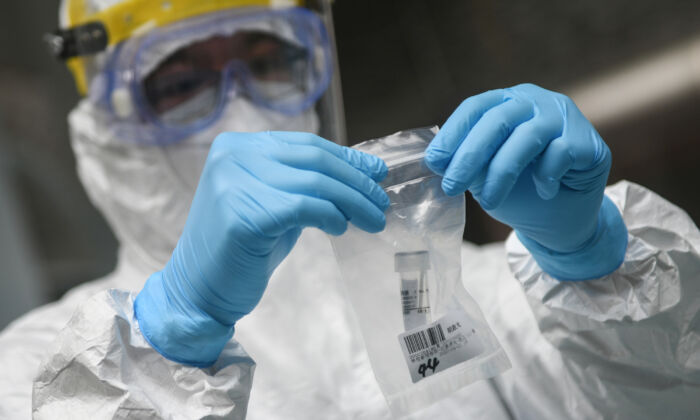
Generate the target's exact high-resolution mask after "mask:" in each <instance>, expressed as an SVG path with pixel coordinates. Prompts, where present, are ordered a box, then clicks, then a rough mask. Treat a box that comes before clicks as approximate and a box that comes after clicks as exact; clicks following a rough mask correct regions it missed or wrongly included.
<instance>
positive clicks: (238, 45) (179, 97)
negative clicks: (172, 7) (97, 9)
mask: <svg viewBox="0 0 700 420" xmlns="http://www.w3.org/2000/svg"><path fill="white" fill-rule="evenodd" d="M331 76H332V52H331V48H330V43H329V39H328V35H327V33H326V30H325V27H324V25H323V23H322V21H321V20H320V18H319V17H318V16H317V15H316V14H314V13H313V12H311V11H309V10H307V9H303V8H286V9H255V10H253V11H251V10H247V11H245V12H242V10H240V9H239V10H231V11H224V12H218V13H212V14H208V15H203V16H198V17H195V18H191V19H187V20H184V21H181V22H178V23H175V24H171V25H168V26H165V27H162V28H156V29H154V30H152V31H150V32H148V33H147V34H146V35H144V36H141V37H137V38H132V39H130V40H128V41H125V42H123V43H121V44H119V45H117V46H116V47H115V51H114V53H113V54H111V55H110V56H109V59H108V62H107V63H106V64H105V66H104V69H103V70H102V72H101V73H100V74H98V75H97V76H96V78H95V81H94V82H93V84H92V86H91V89H90V93H89V95H90V97H91V99H92V100H93V101H96V102H98V103H101V104H103V105H104V106H105V107H106V108H107V109H109V110H110V111H111V112H112V113H113V114H114V115H115V116H116V117H117V118H118V119H119V120H121V122H122V123H129V122H131V123H133V124H138V125H141V126H143V125H144V124H145V125H149V126H151V129H150V130H148V131H150V133H141V136H140V137H142V140H145V141H147V142H151V141H156V142H158V143H162V140H161V139H164V138H165V139H169V141H176V140H177V139H179V138H182V137H183V136H186V135H188V134H190V133H193V132H196V131H200V130H202V129H204V128H206V127H207V126H209V125H210V124H212V123H213V122H215V121H216V120H217V119H218V117H219V116H220V115H221V112H222V111H223V109H224V108H225V106H226V103H227V101H228V100H229V99H231V98H232V97H235V96H238V95H242V96H244V97H245V98H246V99H248V100H250V101H252V102H253V103H255V104H256V105H257V106H260V107H264V108H268V109H272V110H275V111H278V112H280V113H284V114H287V115H296V114H299V113H301V112H303V111H305V110H306V109H308V108H309V107H311V106H312V105H314V104H315V102H316V101H317V100H318V99H319V97H320V96H321V95H322V94H323V93H324V91H325V90H326V88H327V87H328V84H329V82H330V79H331ZM142 131H143V130H142ZM169 141H168V142H169Z"/></svg>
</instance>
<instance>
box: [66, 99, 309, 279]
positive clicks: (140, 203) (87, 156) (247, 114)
mask: <svg viewBox="0 0 700 420" xmlns="http://www.w3.org/2000/svg"><path fill="white" fill-rule="evenodd" d="M112 122H113V117H112V116H111V114H108V113H106V112H105V111H102V110H100V109H98V108H96V107H95V106H94V105H93V104H92V103H90V102H89V101H88V100H83V101H81V102H80V104H79V105H78V106H77V107H76V108H75V109H74V110H73V111H72V112H71V114H70V116H69V124H70V132H71V143H72V146H73V150H74V152H75V155H76V160H77V166H78V175H79V176H80V179H81V181H82V183H83V185H84V186H85V189H86V190H87V192H88V195H89V196H90V198H91V200H92V202H93V204H95V206H97V207H98V208H99V209H100V210H101V211H102V212H103V214H104V215H105V217H106V218H107V220H108V222H109V223H110V225H111V226H112V229H113V230H114V231H115V233H116V235H117V237H118V239H119V241H120V242H121V244H122V246H123V247H126V248H130V249H131V250H133V251H136V253H137V254H139V255H140V256H141V257H142V258H143V260H144V262H145V263H147V264H148V265H150V266H152V267H153V268H154V269H159V268H161V267H162V266H163V265H164V264H165V263H166V262H167V261H168V259H169V258H170V255H171V253H172V250H173V249H174V248H175V245H176V244H177V240H178V238H179V237H180V234H181V232H182V229H183V227H184V225H185V221H186V219H187V214H188V212H189V207H190V203H191V201H192V197H193V196H194V191H195V188H196V185H197V182H198V179H199V175H200V173H201V171H202V168H203V167H204V163H205V161H206V157H207V154H208V152H209V147H210V146H211V143H212V142H213V140H214V138H215V137H216V136H217V135H218V134H220V133H222V132H225V131H235V132H257V131H265V130H280V131H304V132H311V133H317V132H318V130H319V119H318V116H317V114H316V112H315V110H314V109H313V108H310V109H309V110H307V111H305V112H304V113H302V114H300V115H296V116H287V115H284V114H280V113H278V112H274V111H270V110H266V109H261V108H258V107H256V106H255V105H253V104H252V103H250V102H249V101H248V100H246V99H244V98H232V99H231V100H230V101H229V102H228V105H227V107H226V109H225V110H224V112H223V113H222V115H221V117H220V118H219V120H218V121H217V122H216V123H215V124H213V125H212V126H211V127H209V128H207V129H206V130H203V131H201V132H199V133H197V134H195V135H193V136H191V137H189V138H187V139H184V140H182V141H180V142H178V143H176V144H173V145H169V146H164V147H162V146H144V145H139V144H136V143H134V142H133V141H125V140H128V139H120V138H117V137H116V136H115V135H114V130H111V129H110V127H112V124H111V123H112Z"/></svg>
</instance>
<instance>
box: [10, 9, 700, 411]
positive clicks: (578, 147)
mask: <svg viewBox="0 0 700 420" xmlns="http://www.w3.org/2000/svg"><path fill="white" fill-rule="evenodd" d="M328 10H329V4H328V3H327V2H321V3H320V4H318V5H313V4H308V3H306V2H301V1H294V0H168V1H149V0H99V1H98V0H65V1H64V2H63V3H62V5H61V12H60V22H61V30H59V31H57V32H56V33H55V34H53V35H52V36H51V37H50V39H49V41H50V42H51V45H52V46H53V47H54V49H55V52H56V54H57V55H58V56H59V57H61V58H63V59H65V60H66V61H67V64H68V66H69V68H70V69H71V71H72V72H73V74H74V76H75V79H76V83H77V86H78V89H79V90H80V92H81V93H82V94H84V95H85V98H84V99H82V100H81V101H80V103H79V104H78V105H77V107H76V108H75V109H74V110H73V111H72V112H71V114H70V116H69V122H70V130H71V141H72V147H73V149H74V151H75V155H76V158H77V168H78V173H79V175H80V179H81V180H82V182H83V183H84V185H85V188H86V189H87V191H88V194H89V196H90V198H91V200H92V201H93V203H94V204H95V205H96V206H97V207H98V208H99V209H100V210H101V211H102V212H103V213H104V215H105V217H106V218H107V220H108V222H109V223H110V224H111V226H112V227H113V229H114V231H115V233H116V235H117V237H118V239H119V241H120V244H121V247H120V250H119V258H118V265H117V267H116V269H115V271H114V272H113V273H111V274H109V275H108V276H106V277H104V278H102V279H98V280H95V281H93V282H90V283H86V284H83V285H81V286H78V287H76V288H75V289H73V290H71V291H70V292H69V293H67V294H66V295H65V296H64V297H63V298H62V299H60V300H59V301H57V302H55V303H52V304H49V305H45V306H43V307H40V308H38V309H36V310H34V311H32V312H30V313H28V314H26V315H24V316H23V317H21V318H19V319H17V320H16V321H14V322H13V323H12V324H11V325H10V326H8V327H7V328H6V329H5V330H4V331H3V332H2V334H1V335H0V360H2V362H3V375H2V376H0V417H2V418H12V419H17V418H28V417H29V416H33V417H34V418H38V419H41V418H86V417H88V416H90V417H94V418H110V417H111V418H188V419H189V418H244V417H246V416H247V418H250V419H273V418H323V419H335V418H372V419H381V418H389V417H390V412H389V409H388V407H387V404H386V402H385V400H384V399H383V398H382V396H381V392H380V390H379V387H378V385H377V383H376V381H375V379H374V377H373V375H372V370H371V367H370V364H369V361H368V357H367V353H366V350H365V348H364V345H363V343H362V341H361V338H360V333H359V329H358V326H357V324H356V321H355V319H354V317H353V314H352V310H351V308H350V306H349V304H348V302H347V301H346V300H345V298H344V296H343V293H342V291H341V288H340V286H339V281H338V277H339V273H338V270H337V268H336V265H335V262H334V258H333V253H332V251H331V248H330V244H329V242H328V240H327V237H326V233H328V234H332V235H339V234H342V233H343V232H344V231H345V229H346V228H347V226H348V223H351V224H353V225H355V226H357V227H358V228H360V229H363V230H366V231H368V232H378V231H380V230H382V229H383V227H384V224H385V219H384V214H383V212H384V210H386V208H387V207H388V205H389V203H388V200H387V197H386V194H385V193H384V192H383V190H382V189H381V188H380V187H379V186H378V184H377V182H379V181H380V180H381V179H382V178H383V177H384V176H385V175H386V171H387V168H386V165H385V164H384V162H383V161H381V160H380V159H379V158H377V157H374V156H370V155H367V154H363V153H361V152H359V151H357V150H353V149H348V148H346V147H343V146H342V145H341V144H343V142H344V137H343V121H342V106H341V101H340V95H339V91H338V79H337V66H336V60H335V56H334V46H333V32H332V25H331V21H330V19H329V14H328ZM331 140H332V141H335V143H334V142H332V141H331ZM426 164H427V166H428V167H429V168H430V169H432V170H433V171H435V172H436V173H438V174H439V175H442V176H443V182H442V187H443V189H444V190H445V192H446V193H447V194H450V195H456V194H462V193H464V192H465V191H469V192H470V193H471V194H472V195H473V196H474V197H475V199H476V200H477V201H478V202H479V204H480V205H481V206H482V207H483V208H484V209H485V210H486V211H487V212H488V213H489V214H490V215H491V216H493V217H494V218H496V219H498V220H500V221H502V222H504V223H506V224H508V225H510V226H511V227H512V228H513V229H514V231H513V233H512V234H511V235H510V237H509V238H508V240H507V241H506V243H505V244H503V243H498V244H491V245H487V246H482V247H479V246H475V245H472V244H468V243H465V244H464V245H463V249H462V265H463V272H464V273H468V275H465V276H464V279H463V282H464V285H465V287H466V289H467V290H468V291H469V292H470V293H471V294H472V295H473V296H474V297H475V299H476V301H477V302H479V304H480V305H481V307H482V309H483V311H484V315H485V317H486V319H487V321H488V322H489V324H490V325H491V327H492V329H493V331H494V333H495V335H496V336H497V337H498V339H499V341H500V342H501V344H502V346H503V348H504V349H505V351H506V353H507V355H508V357H509V358H510V360H511V362H512V369H510V370H509V371H507V372H505V373H503V374H501V375H499V376H497V377H495V378H493V379H492V380H488V381H481V382H478V383H475V384H473V385H470V386H468V387H466V388H463V389H461V390H460V391H458V392H456V393H454V394H452V395H449V396H446V397H445V398H444V399H443V400H441V401H440V402H438V403H436V404H433V405H431V406H429V407H426V408H425V409H423V410H421V411H418V412H416V413H414V414H413V415H412V416H411V417H410V418H415V419H419V418H425V419H428V418H431V419H432V418H441V419H451V418H454V419H462V418H489V419H498V418H504V419H506V418H520V419H531V418H538V419H541V418H620V419H623V418H625V419H626V418H635V419H636V418H661V417H663V418H692V417H693V416H694V415H697V408H698V402H697V400H698V396H700V280H699V277H700V252H699V250H700V233H699V232H698V229H697V227H696V226H695V225H694V224H693V222H692V221H691V219H690V218H689V217H688V216H687V215H686V214H685V213H684V212H683V211H682V210H680V209H679V208H677V207H676V206H674V205H673V204H671V203H669V202H667V201H666V200H664V199H663V198H661V197H659V196H658V195H656V194H655V193H653V192H651V191H649V190H647V189H645V188H643V187H641V186H639V185H635V184H632V183H629V182H620V183H618V184H616V185H614V186H611V187H608V188H606V182H607V177H608V173H609V170H610V166H611V156H610V151H609V149H608V147H607V146H606V144H605V143H604V142H603V140H602V139H601V137H600V136H599V135H598V133H597V132H596V131H595V129H594V128H593V127H592V126H591V124H590V123H589V122H588V121H587V120H586V118H585V117H584V116H583V115H582V114H581V112H580V111H579V110H578V109H577V108H576V105H575V104H574V103H573V102H572V101H571V100H570V99H568V98H567V97H565V96H563V95H561V94H558V93H555V92H551V91H548V90H545V89H542V88H540V87H537V86H534V85H518V86H514V87H511V88H506V89H497V90H492V91H488V92H484V93H482V94H480V95H477V96H474V97H471V98H468V99H466V100H465V101H464V102H463V103H462V104H461V105H460V106H459V107H458V108H457V110H455V112H454V113H453V114H452V115H451V116H450V118H449V119H448V120H447V121H446V122H445V124H444V125H443V127H442V129H441V130H440V132H439V134H438V135H437V136H436V137H435V139H434V140H433V141H432V143H431V144H430V146H429V147H428V149H427V151H426ZM307 227H315V228H317V229H306V228H307ZM324 232H325V233H324ZM244 348H245V350H244Z"/></svg>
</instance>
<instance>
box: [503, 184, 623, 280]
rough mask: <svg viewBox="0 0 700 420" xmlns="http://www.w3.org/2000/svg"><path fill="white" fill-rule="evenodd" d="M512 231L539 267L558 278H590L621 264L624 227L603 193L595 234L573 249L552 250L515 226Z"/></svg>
mask: <svg viewBox="0 0 700 420" xmlns="http://www.w3.org/2000/svg"><path fill="white" fill-rule="evenodd" d="M515 233H516V235H517V236H518V239H519V240H520V242H521V243H522V244H523V245H524V246H525V248H527V250H528V251H530V254H532V257H533V258H534V259H535V261H537V264H538V265H539V266H540V268H542V270H543V271H545V272H546V273H547V274H549V275H551V276H552V277H554V278H556V279H557V280H561V281H582V280H592V279H596V278H600V277H603V276H605V275H607V274H610V273H612V272H613V271H615V270H617V268H618V267H620V265H622V263H623V262H624V259H625V252H626V250H627V227H626V226H625V222H624V220H623V219H622V215H621V214H620V211H619V210H618V209H617V207H616V206H615V204H613V202H612V201H610V199H609V198H608V197H607V196H604V197H603V203H602V205H601V206H600V211H599V212H598V227H597V229H596V232H595V234H594V235H593V237H592V238H591V239H590V240H589V241H588V242H587V244H586V245H585V246H584V247H583V248H581V249H579V250H577V251H574V252H569V253H562V252H556V251H552V250H550V249H549V248H546V247H544V246H542V245H541V244H540V243H538V242H536V241H534V240H532V239H530V238H528V237H527V236H525V235H524V234H522V233H520V232H518V231H517V230H516V231H515Z"/></svg>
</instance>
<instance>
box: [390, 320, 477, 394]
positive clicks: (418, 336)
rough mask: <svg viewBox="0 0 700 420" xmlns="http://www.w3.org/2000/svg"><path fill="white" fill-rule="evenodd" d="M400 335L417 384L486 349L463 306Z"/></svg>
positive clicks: (412, 378)
mask: <svg viewBox="0 0 700 420" xmlns="http://www.w3.org/2000/svg"><path fill="white" fill-rule="evenodd" d="M398 338H399V344H400V345H401V351H402V352H403V355H404V358H405V359H406V364H407V365H408V370H409V373H410V375H411V380H412V381H413V382H414V383H415V382H418V381H420V380H421V379H423V378H426V377H428V376H431V375H434V374H436V373H438V372H442V371H443V370H446V369H449V368H450V367H452V366H455V365H458V364H460V363H462V362H465V361H467V360H469V359H471V358H474V357H476V356H478V355H479V354H481V353H483V351H484V345H483V343H482V342H481V338H480V337H479V334H478V332H477V330H476V326H474V322H473V321H472V320H471V318H470V317H469V315H467V314H466V313H465V312H464V310H463V309H461V308H460V309H457V310H452V311H450V312H448V313H447V314H445V315H444V316H442V317H441V318H440V319H438V320H437V321H435V322H431V323H428V324H426V325H423V326H421V327H418V328H414V329H411V330H409V331H406V332H404V333H403V334H399V337H398Z"/></svg>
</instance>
